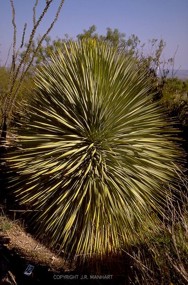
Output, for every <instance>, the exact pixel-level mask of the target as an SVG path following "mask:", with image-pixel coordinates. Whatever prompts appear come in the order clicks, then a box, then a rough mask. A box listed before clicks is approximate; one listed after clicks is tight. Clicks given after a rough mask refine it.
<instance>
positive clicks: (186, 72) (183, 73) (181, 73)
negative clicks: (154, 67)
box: [169, 69, 188, 80]
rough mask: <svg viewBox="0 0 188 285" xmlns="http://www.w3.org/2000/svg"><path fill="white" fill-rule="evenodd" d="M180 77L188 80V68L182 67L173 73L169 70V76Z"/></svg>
mask: <svg viewBox="0 0 188 285" xmlns="http://www.w3.org/2000/svg"><path fill="white" fill-rule="evenodd" d="M172 74H173V77H178V78H179V79H182V80H186V79H187V80H188V69H180V70H175V71H173V73H172V72H171V71H170V72H169V77H172Z"/></svg>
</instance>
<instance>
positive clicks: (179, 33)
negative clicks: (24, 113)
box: [0, 0, 188, 69]
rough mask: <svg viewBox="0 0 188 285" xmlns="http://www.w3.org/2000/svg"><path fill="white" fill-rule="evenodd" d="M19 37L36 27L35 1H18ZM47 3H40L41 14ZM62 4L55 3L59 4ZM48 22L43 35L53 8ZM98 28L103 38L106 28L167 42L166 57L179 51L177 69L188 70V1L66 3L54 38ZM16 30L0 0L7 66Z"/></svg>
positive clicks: (5, 0)
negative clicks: (34, 24) (25, 24)
mask: <svg viewBox="0 0 188 285" xmlns="http://www.w3.org/2000/svg"><path fill="white" fill-rule="evenodd" d="M14 2H15V8H16V21H17V26H18V34H21V33H22V29H23V26H24V23H25V22H27V23H28V32H29V31H30V30H31V24H32V6H33V3H34V2H35V1H34V0H14ZM44 2H45V0H39V7H38V8H39V11H40V9H41V8H42V6H43V4H44ZM58 2H59V0H54V4H57V3H58ZM51 8H52V9H51V11H50V13H49V14H48V15H47V21H45V22H44V23H43V25H42V26H41V29H40V30H39V33H40V34H42V32H44V30H45V28H46V27H47V25H46V24H47V22H48V21H49V20H50V18H51V17H52V15H53V14H54V8H55V5H53V6H52V7H51ZM93 24H94V25H96V26H97V31H98V33H100V34H104V33H105V32H106V28H107V27H110V28H112V29H114V28H118V29H119V31H120V32H122V33H125V34H126V36H127V37H129V36H130V35H131V34H135V35H137V36H138V37H139V39H140V40H141V41H142V42H147V41H148V40H149V39H152V38H157V39H161V38H162V39H163V40H164V41H165V42H166V45H167V46H166V48H165V52H164V57H165V58H166V59H168V58H170V57H172V56H173V55H174V53H175V51H176V49H177V47H178V50H177V54H176V58H175V68H179V67H181V69H188V53H187V51H188V0H65V3H64V5H63V9H62V13H61V15H60V17H59V20H58V22H57V23H56V25H55V27H54V29H53V31H52V32H51V37H52V38H53V39H55V38H56V37H59V38H63V37H64V35H65V34H68V35H69V36H71V37H75V36H76V35H77V34H79V33H81V32H82V31H83V29H88V28H89V27H90V26H91V25H93ZM11 36H12V26H11V9H10V4H9V0H0V51H1V53H0V59H1V62H0V63H1V64H3V63H4V61H5V59H6V56H7V51H8V49H9V47H10V44H11Z"/></svg>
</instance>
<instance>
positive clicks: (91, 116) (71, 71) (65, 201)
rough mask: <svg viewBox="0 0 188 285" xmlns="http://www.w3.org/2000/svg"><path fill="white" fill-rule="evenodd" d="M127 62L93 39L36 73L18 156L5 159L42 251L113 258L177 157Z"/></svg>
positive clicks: (158, 202) (158, 198)
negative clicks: (42, 239) (45, 244)
mask: <svg viewBox="0 0 188 285" xmlns="http://www.w3.org/2000/svg"><path fill="white" fill-rule="evenodd" d="M146 78H147V76H146V74H145V73H144V72H143V71H142V72H141V70H137V64H136V60H135V59H134V58H131V57H130V56H129V57H128V56H126V55H125V54H122V53H119V52H118V51H117V50H116V49H115V48H113V47H110V46H108V45H107V44H105V43H103V42H97V41H82V42H74V43H71V44H69V45H66V44H65V46H64V49H63V52H62V51H60V50H59V51H57V53H56V54H54V55H53V56H52V57H51V60H50V62H49V64H48V65H47V66H43V67H42V68H40V70H39V71H38V75H37V80H36V85H37V88H36V94H35V96H34V99H33V103H32V106H31V108H30V111H29V117H28V123H27V124H26V126H25V127H24V129H23V132H22V134H21V135H20V137H19V139H20V141H21V144H22V150H21V151H18V153H17V154H16V155H13V156H12V157H11V158H10V162H11V164H12V167H13V169H14V170H16V173H17V176H16V179H15V181H14V185H15V188H16V191H15V193H16V196H17V198H18V200H19V202H20V203H23V204H26V205H29V206H30V207H31V209H34V210H37V211H38V212H37V214H36V215H35V216H34V224H35V226H36V227H37V232H38V234H39V235H41V236H43V234H45V235H46V236H47V238H48V240H49V241H50V243H51V244H52V245H57V244H58V245H60V247H61V248H62V249H64V250H65V251H67V252H71V253H76V254H89V255H92V254H94V253H95V254H104V253H107V252H110V251H112V252H116V251H117V250H119V249H120V248H121V246H122V245H123V244H124V243H125V242H127V240H129V239H130V238H131V237H133V235H134V233H135V231H136V225H137V224H139V225H142V223H143V221H144V222H145V221H146V216H148V219H149V215H150V213H151V210H152V209H153V210H155V211H157V212H161V211H162V208H163V201H164V197H165V195H166V190H165V189H167V188H168V187H167V185H168V183H169V182H170V181H172V179H174V177H175V176H176V161H177V158H179V157H180V153H179V150H178V148H177V147H176V145H175V143H174V142H173V136H174V135H173V132H174V131H173V129H172V127H171V126H170V125H168V124H167V123H166V121H165V119H164V115H163V112H162V111H161V110H160V108H159V107H158V106H157V105H156V103H154V102H152V97H151V95H148V92H150V89H151V86H150V84H149V83H148V81H147V79H146Z"/></svg>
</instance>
